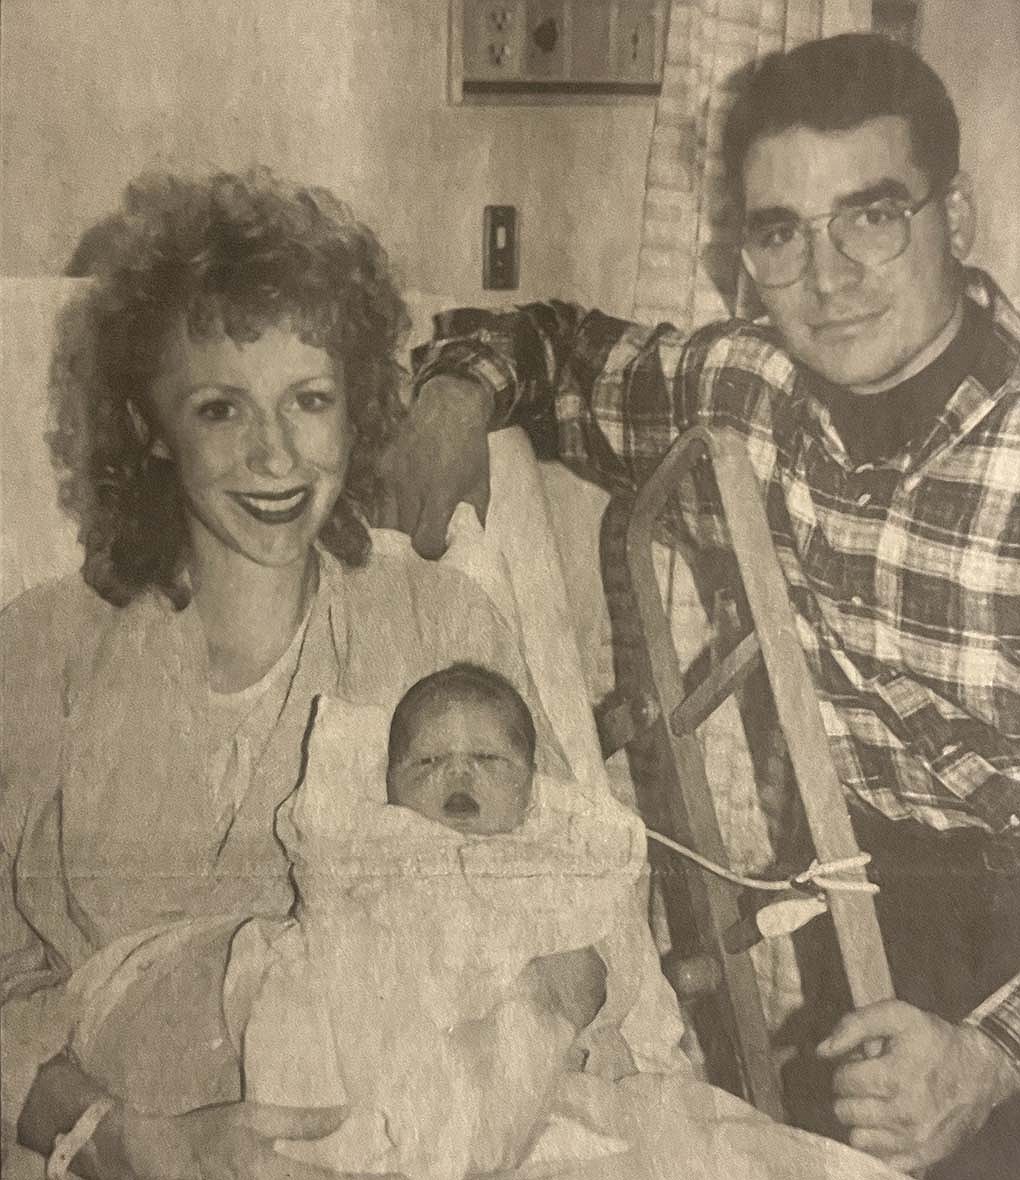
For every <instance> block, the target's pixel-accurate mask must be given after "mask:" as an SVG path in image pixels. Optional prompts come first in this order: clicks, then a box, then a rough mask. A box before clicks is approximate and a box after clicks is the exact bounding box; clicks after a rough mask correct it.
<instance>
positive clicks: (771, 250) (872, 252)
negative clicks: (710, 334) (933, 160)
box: [743, 202, 910, 287]
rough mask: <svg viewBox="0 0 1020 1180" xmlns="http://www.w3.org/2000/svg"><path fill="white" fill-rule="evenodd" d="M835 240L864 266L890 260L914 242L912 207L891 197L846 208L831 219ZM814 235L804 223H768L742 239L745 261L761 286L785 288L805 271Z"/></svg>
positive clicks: (830, 232) (829, 229) (846, 254)
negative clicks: (911, 237) (911, 231)
mask: <svg viewBox="0 0 1020 1180" xmlns="http://www.w3.org/2000/svg"><path fill="white" fill-rule="evenodd" d="M827 225H828V233H829V238H830V240H831V242H832V244H833V245H834V246H835V247H836V249H837V250H838V251H839V252H840V253H841V254H842V255H843V256H844V257H846V258H849V259H850V260H851V261H852V262H858V263H861V264H862V265H864V266H878V265H880V264H881V263H883V262H891V261H892V260H893V259H894V258H897V257H899V255H900V254H902V253H903V251H904V250H906V248H907V246H908V244H909V242H910V211H909V210H907V209H904V208H903V207H902V206H900V205H897V204H895V203H892V202H888V203H887V202H880V203H877V204H874V205H868V206H866V207H864V208H859V209H844V210H842V211H840V212H839V213H836V214H834V215H833V216H832V217H831V218H830V219H829V221H828V223H827ZM811 251H812V236H811V232H810V229H809V227H808V224H807V223H805V222H789V223H784V224H780V225H772V226H764V227H762V228H761V229H757V230H754V231H752V232H751V233H749V234H748V235H747V237H746V238H745V240H744V251H743V253H744V260H745V262H746V263H747V268H748V270H749V271H750V273H751V277H752V278H753V279H754V280H755V282H757V283H759V284H760V285H761V286H763V287H785V286H788V285H789V284H791V283H795V282H796V281H797V280H798V279H799V278H800V277H801V276H802V275H803V274H804V272H805V271H806V270H807V267H808V260H809V258H810V256H811Z"/></svg>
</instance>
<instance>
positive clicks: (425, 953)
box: [227, 663, 640, 1180]
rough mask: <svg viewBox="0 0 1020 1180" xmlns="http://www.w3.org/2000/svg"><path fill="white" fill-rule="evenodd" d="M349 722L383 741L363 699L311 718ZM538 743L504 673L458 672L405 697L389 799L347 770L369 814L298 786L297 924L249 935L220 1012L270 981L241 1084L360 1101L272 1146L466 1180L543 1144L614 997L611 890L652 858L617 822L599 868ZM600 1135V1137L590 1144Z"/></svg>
mask: <svg viewBox="0 0 1020 1180" xmlns="http://www.w3.org/2000/svg"><path fill="white" fill-rule="evenodd" d="M336 704H337V703H336V702H329V705H331V706H332V705H336ZM338 727H339V730H340V737H341V739H342V744H347V743H346V737H347V733H348V732H349V731H352V730H355V729H356V730H357V731H358V734H359V736H360V741H361V742H362V743H365V744H367V745H368V746H371V744H372V732H371V731H372V728H373V722H372V718H371V716H370V715H369V714H367V713H365V711H364V710H361V711H358V713H357V714H356V715H354V716H351V715H348V716H346V717H345V718H343V719H340V718H338V719H336V720H331V719H330V718H329V717H328V715H324V716H320V720H319V723H318V725H317V728H320V729H324V730H332V731H333V734H334V745H335V744H337V743H336V741H335V739H336V737H337V729H338ZM535 741H536V738H535V726H534V723H533V720H532V717H531V715H530V713H529V710H528V708H527V706H526V704H525V703H524V701H523V699H522V698H521V696H520V695H519V694H518V692H517V691H516V690H515V689H514V687H513V686H512V685H511V684H510V683H509V682H508V681H506V680H505V679H504V678H503V677H502V676H499V675H498V674H496V673H494V672H492V671H489V670H488V669H485V668H482V667H479V666H477V665H473V664H465V663H462V664H455V665H453V666H452V667H449V668H447V669H445V670H443V671H440V672H436V673H434V674H432V675H430V676H427V677H425V678H424V679H422V680H420V681H418V683H416V684H415V685H414V686H413V687H412V688H411V689H410V690H409V691H408V692H407V693H406V694H405V696H404V697H403V698H402V699H401V700H400V702H399V704H398V705H397V707H396V710H395V711H394V713H393V716H392V720H391V722H390V724H389V729H388V741H387V763H386V766H385V769H384V775H385V794H386V803H385V804H383V805H382V806H381V807H380V806H379V804H380V803H381V799H380V800H378V802H373V800H372V798H371V789H370V784H371V780H372V778H373V775H372V773H371V770H370V769H368V768H367V767H366V766H364V765H362V766H360V767H358V768H357V773H355V774H354V775H349V776H347V777H348V779H349V780H351V779H360V780H361V781H362V788H361V789H362V792H363V796H362V802H361V806H360V807H359V808H357V809H356V814H357V816H358V822H357V824H356V826H354V825H352V826H351V827H350V829H349V830H347V831H346V832H343V831H338V830H337V827H336V824H335V820H334V821H331V820H328V819H326V815H325V812H326V808H328V810H329V812H330V814H331V815H332V816H334V817H335V816H336V815H337V814H342V813H343V812H344V811H345V810H346V809H345V808H344V807H343V803H342V801H340V802H339V806H338V800H337V797H336V783H335V780H334V782H333V783H332V790H331V792H330V797H329V799H328V800H326V799H322V802H323V803H324V804H326V808H323V807H320V806H319V805H318V803H319V800H320V799H321V795H320V792H319V790H318V786H319V784H320V781H321V780H320V778H319V776H317V775H315V774H312V775H310V776H309V777H308V779H306V782H305V784H304V785H303V787H302V788H301V791H299V792H298V797H297V798H296V799H295V804H294V807H293V808H292V809H291V813H290V815H289V817H284V820H283V823H282V825H281V830H282V832H283V834H284V839H285V843H287V844H288V850H289V851H290V853H291V856H292V858H293V860H294V864H295V882H296V884H297V887H298V892H299V895H300V898H301V901H300V906H299V909H298V920H297V922H296V923H292V924H291V925H290V926H289V927H287V928H286V929H284V930H283V931H276V932H269V933H268V934H267V932H266V924H265V923H257V924H253V925H252V926H251V927H249V928H247V929H242V931H241V932H240V933H239V936H238V939H237V940H236V944H235V951H234V956H235V961H234V962H233V963H232V966H231V973H230V974H229V975H228V983H227V988H228V999H227V1010H228V1014H229V1013H230V1011H231V1001H230V993H231V992H233V993H234V994H237V995H241V996H245V995H248V996H250V995H251V992H252V989H251V986H250V984H249V983H246V982H245V981H246V980H250V979H251V978H252V977H253V976H254V975H257V976H258V978H259V984H258V986H257V988H256V989H255V992H254V997H253V998H252V999H250V1000H246V1001H245V1005H244V1006H245V1007H246V1008H248V1011H247V1013H246V1014H245V1015H243V1016H238V1017H237V1018H235V1025H236V1026H237V1039H238V1040H239V1041H241V1042H243V1046H244V1061H245V1078H246V1093H247V1094H248V1096H249V1097H253V1098H255V1099H257V1100H259V1101H265V1102H274V1103H281V1104H285V1105H332V1104H334V1103H341V1104H344V1105H346V1106H348V1107H349V1109H350V1110H351V1114H350V1116H349V1117H348V1119H347V1121H346V1122H345V1124H344V1125H343V1127H342V1128H341V1129H340V1131H338V1132H337V1133H336V1134H335V1135H333V1136H330V1137H329V1138H328V1139H326V1140H320V1141H318V1142H313V1143H300V1144H297V1143H296V1144H288V1145H286V1146H283V1145H281V1150H286V1151H288V1152H291V1153H293V1154H295V1155H297V1156H299V1157H300V1158H302V1159H305V1160H309V1161H313V1162H317V1163H320V1164H328V1165H329V1166H331V1167H333V1168H334V1169H336V1170H337V1171H348V1172H353V1171H363V1172H368V1171H386V1172H399V1173H402V1174H404V1175H407V1176H409V1177H411V1178H412V1180H414V1178H416V1177H429V1178H431V1177H443V1178H445V1177H450V1178H451V1180H460V1177H463V1176H464V1175H467V1174H473V1173H478V1172H488V1171H494V1170H497V1169H501V1168H507V1167H514V1166H516V1165H517V1164H518V1163H519V1162H520V1160H521V1159H522V1158H523V1156H524V1155H526V1154H527V1153H528V1152H529V1151H530V1150H531V1149H532V1148H533V1147H534V1145H535V1142H536V1140H537V1139H538V1138H539V1137H540V1134H541V1132H542V1130H543V1116H545V1115H547V1114H548V1113H549V1106H550V1101H551V1098H552V1095H553V1092H554V1090H555V1088H556V1085H557V1082H558V1081H559V1079H560V1078H561V1077H562V1076H563V1074H564V1071H566V1070H568V1069H570V1068H572V1067H573V1068H580V1067H581V1065H582V1064H583V1060H584V1055H583V1053H582V1052H581V1051H580V1050H579V1046H578V1044H577V1041H578V1035H579V1034H580V1033H581V1032H582V1031H583V1030H585V1029H586V1027H587V1026H589V1025H590V1024H591V1023H592V1021H593V1020H594V1019H595V1017H596V1016H597V1014H598V1013H599V1011H600V1009H602V1007H603V1004H604V1003H605V1000H606V994H607V988H606V981H607V966H606V961H605V958H604V957H603V954H600V952H599V950H598V949H596V944H597V943H598V941H599V936H600V935H602V934H603V933H605V932H606V931H607V929H608V927H609V926H610V925H611V922H612V916H611V915H612V909H613V907H612V905H611V904H609V905H606V904H605V902H606V900H607V899H608V898H609V896H610V894H613V893H614V890H615V892H616V893H617V894H621V895H622V894H624V893H629V892H630V890H631V889H632V885H633V880H634V877H635V870H636V869H637V868H638V867H639V865H640V841H635V840H634V839H633V837H634V832H633V830H632V828H631V827H630V826H629V825H626V824H625V825H624V826H623V828H622V830H619V829H618V830H616V831H615V832H614V835H613V837H611V839H610V842H611V843H612V842H613V839H615V844H614V847H613V848H612V849H611V850H610V855H609V865H610V867H609V871H607V866H606V863H605V853H606V850H605V849H604V848H600V847H598V846H597V845H598V839H599V837H600V836H601V835H603V834H604V833H602V831H601V827H600V824H601V820H597V821H592V820H590V819H589V820H588V821H587V822H586V821H585V819H584V816H583V815H577V816H572V815H569V814H568V812H567V811H565V810H563V809H562V800H561V797H560V795H559V794H558V793H557V785H555V784H551V783H549V782H548V781H547V780H545V779H544V778H543V776H537V775H536V774H535ZM328 777H332V776H328ZM366 783H367V784H369V787H368V789H367V790H366V789H365V784H366ZM558 786H559V787H562V788H564V789H565V790H567V791H568V792H569V790H570V789H573V790H574V791H576V790H577V788H576V784H559V785H558ZM579 797H581V796H579ZM615 818H616V817H615V815H614V817H613V821H611V822H610V824H609V827H610V828H612V827H613V822H614V821H615ZM288 824H289V825H291V826H290V828H288ZM575 834H576V835H577V836H578V837H579V838H580V843H578V844H577V846H576V847H575V848H571V847H570V844H571V839H572V837H573V836H574V835H575ZM592 838H594V839H595V845H593V844H592ZM366 841H367V845H366ZM635 851H637V853H638V855H637V857H636V858H635V856H634V855H633V854H634V852H635ZM366 852H367V853H368V855H367V856H366ZM593 857H594V859H592V858H593ZM600 857H601V859H600ZM614 867H615V869H616V872H615V873H614V872H613V868H614ZM607 953H608V952H607ZM241 1026H243V1028H242V1027H241ZM324 1050H325V1051H324ZM291 1066H293V1068H291ZM582 1138H585V1136H584V1134H582ZM575 1139H576V1136H575ZM598 1139H599V1136H597V1135H594V1136H593V1135H590V1134H589V1135H587V1140H588V1147H594V1149H595V1151H596V1153H598V1152H601V1151H605V1150H606V1145H605V1143H601V1144H600V1143H597V1142H595V1141H596V1140H598Z"/></svg>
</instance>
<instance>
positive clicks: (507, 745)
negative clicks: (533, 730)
mask: <svg viewBox="0 0 1020 1180" xmlns="http://www.w3.org/2000/svg"><path fill="white" fill-rule="evenodd" d="M406 733H407V740H406V743H405V746H404V749H403V751H402V752H401V753H400V754H399V755H398V758H397V760H396V761H395V762H394V763H393V764H391V765H390V768H389V776H388V777H389V794H390V800H391V801H392V802H393V803H398V804H400V805H401V806H403V807H410V808H411V809H412V810H414V811H417V812H418V813H419V814H420V815H424V816H425V817H426V818H427V819H432V820H436V821H437V822H438V823H441V824H445V825H446V826H447V827H448V828H455V829H456V830H457V831H459V832H471V833H476V834H479V835H493V834H494V833H496V832H510V831H513V829H514V828H516V827H518V826H519V825H520V823H521V822H522V821H523V819H524V814H525V812H526V811H527V807H528V803H529V802H530V799H531V779H532V774H533V771H532V767H531V763H530V761H529V759H528V758H527V755H526V752H525V751H524V750H523V749H522V748H521V743H520V740H519V738H517V737H516V735H515V733H514V729H513V725H512V724H511V722H510V721H509V719H508V718H507V717H506V716H505V713H504V710H503V709H501V708H500V706H499V705H498V704H495V703H488V702H482V701H474V700H454V701H430V702H427V703H426V704H425V705H423V706H422V708H421V709H419V710H418V712H417V714H416V715H415V716H414V717H412V718H409V719H408V722H407V730H406Z"/></svg>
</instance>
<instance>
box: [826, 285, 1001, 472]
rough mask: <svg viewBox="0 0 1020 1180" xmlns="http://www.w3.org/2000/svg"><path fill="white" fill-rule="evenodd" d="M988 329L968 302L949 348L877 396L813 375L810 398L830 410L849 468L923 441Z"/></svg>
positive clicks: (970, 367)
mask: <svg viewBox="0 0 1020 1180" xmlns="http://www.w3.org/2000/svg"><path fill="white" fill-rule="evenodd" d="M990 330H991V323H990V321H989V317H988V315H987V313H985V312H984V311H983V310H982V309H981V308H980V307H978V306H977V304H975V303H974V302H972V301H971V300H970V299H965V300H964V304H963V322H962V324H961V325H960V330H959V332H957V334H956V335H955V336H954V337H953V339H952V341H950V343H949V345H948V346H947V347H946V348H945V350H944V351H943V352H941V353H940V354H939V355H938V356H937V357H936V358H935V359H934V360H933V361H932V362H931V363H930V364H928V365H926V366H925V367H924V368H923V369H921V370H920V372H918V373H915V374H914V375H913V376H912V377H908V378H907V379H906V380H905V381H901V382H900V383H899V384H898V385H894V386H893V387H892V388H891V389H886V390H883V391H882V392H881V393H872V394H860V393H854V392H853V391H852V390H850V389H847V388H845V387H844V386H840V385H833V384H831V383H830V382H828V381H826V380H824V378H821V377H818V376H817V375H815V379H814V380H813V381H812V383H811V388H812V392H813V393H814V394H815V396H816V397H818V399H819V400H820V401H822V402H823V403H824V404H825V405H826V406H828V407H829V412H830V413H831V415H832V423H833V425H834V426H835V428H836V431H837V433H838V434H839V437H840V438H841V439H842V440H843V445H844V446H845V447H846V450H847V454H848V455H849V456H850V458H851V460H852V461H853V462H854V463H858V464H860V463H877V462H880V461H881V460H884V459H889V458H891V457H892V456H893V455H896V454H898V453H899V452H900V451H902V450H904V449H905V448H906V447H907V446H909V445H910V444H911V443H913V442H919V441H920V440H921V439H923V438H925V437H926V436H927V435H928V433H929V431H930V430H931V428H932V426H933V424H934V422H935V419H936V418H937V417H938V416H939V414H940V413H941V412H942V410H943V409H944V408H945V406H946V403H947V402H948V401H949V399H950V398H951V397H952V396H953V394H954V393H955V392H956V390H957V389H958V388H959V387H960V385H961V383H962V382H963V380H964V378H966V377H967V376H968V374H970V373H971V372H973V370H974V365H975V363H976V362H977V359H978V357H979V356H980V354H981V351H982V349H983V347H984V344H985V340H986V337H987V334H988V332H989V331H990Z"/></svg>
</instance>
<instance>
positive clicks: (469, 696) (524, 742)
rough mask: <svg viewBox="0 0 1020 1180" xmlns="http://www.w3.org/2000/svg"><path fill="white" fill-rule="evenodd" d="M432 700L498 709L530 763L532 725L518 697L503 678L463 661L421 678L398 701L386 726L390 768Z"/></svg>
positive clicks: (524, 705) (531, 720)
mask: <svg viewBox="0 0 1020 1180" xmlns="http://www.w3.org/2000/svg"><path fill="white" fill-rule="evenodd" d="M436 699H439V700H446V701H449V700H454V701H464V700H469V701H480V702H482V703H483V704H492V705H498V706H499V707H500V708H501V709H503V710H504V712H505V713H506V716H507V724H508V726H509V728H510V732H511V734H512V736H513V740H514V743H515V745H516V746H517V748H518V749H519V750H520V752H521V753H522V754H523V755H524V756H525V757H526V758H527V760H528V762H529V763H533V762H534V760H535V744H536V738H535V722H534V720H533V719H532V716H531V711H530V710H529V708H528V706H527V705H526V704H525V703H524V699H523V697H522V696H521V694H520V693H519V692H518V691H517V689H516V688H514V686H513V685H512V684H511V683H510V681H509V680H507V679H506V677H505V676H501V675H500V674H499V673H498V672H493V671H492V670H491V669H490V668H483V667H482V666H481V665H480V664H471V663H468V662H466V661H464V662H461V663H457V664H451V665H450V667H449V668H443V669H442V670H441V671H439V672H433V673H431V674H430V675H429V676H425V677H423V678H422V679H421V680H419V681H418V682H417V683H416V684H413V685H412V686H411V687H410V688H409V689H408V690H407V692H406V693H405V694H404V696H403V697H402V698H401V700H400V703H399V704H398V705H397V707H396V709H395V710H394V713H393V720H392V721H391V722H390V740H389V752H388V756H389V762H390V765H391V766H393V765H395V764H396V763H397V761H398V760H399V759H400V758H401V757H402V756H403V754H404V751H405V750H406V748H407V740H408V736H409V730H410V723H411V719H412V718H413V717H414V716H415V714H417V713H418V711H419V710H420V709H422V708H424V707H425V706H426V705H428V704H430V703H431V702H432V701H434V700H436Z"/></svg>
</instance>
